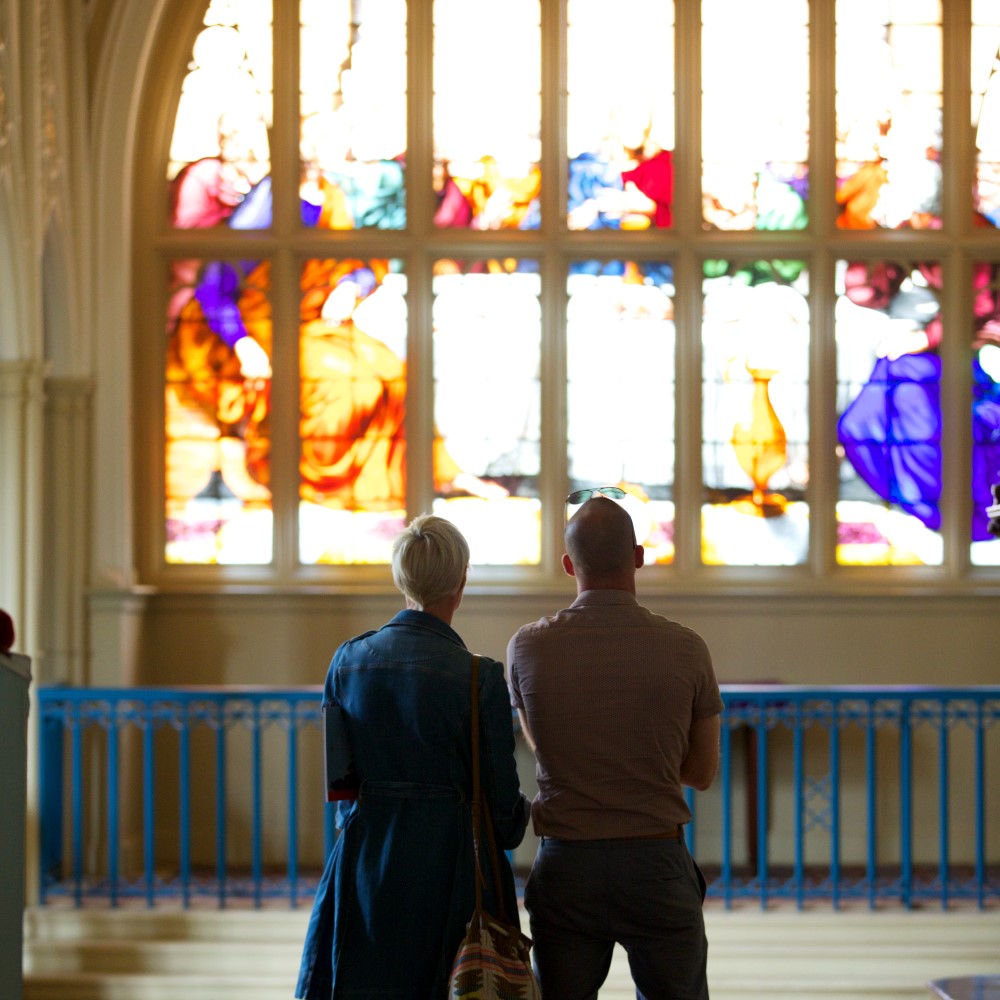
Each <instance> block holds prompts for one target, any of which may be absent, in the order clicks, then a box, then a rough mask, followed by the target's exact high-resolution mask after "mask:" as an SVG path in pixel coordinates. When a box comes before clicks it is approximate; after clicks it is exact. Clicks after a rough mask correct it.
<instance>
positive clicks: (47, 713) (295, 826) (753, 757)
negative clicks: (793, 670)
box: [38, 685, 1000, 908]
mask: <svg viewBox="0 0 1000 1000" xmlns="http://www.w3.org/2000/svg"><path fill="white" fill-rule="evenodd" d="M723 698H724V700H725V703H726V711H725V714H724V716H723V729H722V746H721V749H722V760H721V766H720V773H719V778H718V780H717V781H716V783H715V785H714V786H713V787H712V788H711V789H710V790H709V791H708V792H704V793H698V794H695V793H694V792H692V791H689V793H688V801H689V804H690V806H691V809H692V813H693V816H694V819H693V821H692V823H691V824H690V825H689V826H688V828H687V838H688V845H689V847H690V848H691V850H692V851H693V852H694V854H695V856H696V857H697V858H698V860H699V862H700V863H701V865H702V867H703V868H704V869H705V871H706V874H707V876H708V880H709V890H708V891H709V898H711V899H716V900H720V901H722V902H723V903H724V904H725V905H726V906H732V905H733V904H734V903H736V902H745V901H752V903H753V904H754V905H760V906H761V907H765V908H766V907H767V906H768V904H769V903H771V902H772V901H774V902H776V901H792V902H794V903H795V904H797V905H799V906H806V905H814V904H817V903H822V904H823V905H832V906H833V907H838V906H840V905H841V904H842V903H845V902H848V901H854V902H861V903H863V904H864V905H867V906H869V907H872V908H874V907H876V906H877V905H879V904H880V903H886V902H891V903H893V904H895V905H902V906H905V907H913V906H919V905H928V904H933V905H936V906H941V907H948V906H950V905H952V904H956V903H965V904H971V905H975V906H978V907H981V908H984V907H987V906H991V905H996V904H997V901H998V900H1000V783H998V782H997V781H996V779H995V778H994V780H993V782H992V783H991V782H990V781H989V780H988V774H989V773H991V772H992V773H993V774H996V771H997V769H998V768H1000V725H998V715H1000V686H994V687H983V688H937V687H934V688H931V687H895V686H893V687H836V688H818V687H795V686H782V685H724V686H723ZM319 700H320V689H319V688H318V687H311V688H296V689H279V688H239V687H226V688H207V687H191V688H155V689H154V688H115V689H109V688H85V689H71V688H62V687H52V688H40V689H39V690H38V701H39V710H40V716H41V721H40V727H39V730H40V753H39V767H40V775H39V795H40V810H41V816H40V831H41V851H40V854H41V886H40V898H41V901H42V902H43V903H46V902H54V901H57V900H70V901H73V902H75V903H76V904H77V905H83V904H84V903H90V902H93V901H103V902H105V903H109V904H110V905H119V904H120V903H122V902H124V901H127V900H144V901H145V903H146V904H147V905H148V906H154V905H156V904H157V903H161V902H167V901H168V900H172V901H179V902H180V903H181V904H182V905H184V906H191V905H202V906H204V905H211V906H219V907H223V906H226V905H231V904H235V903H236V902H237V901H247V902H249V903H250V904H252V905H256V906H262V905H265V904H269V905H275V904H280V905H288V906H292V907H295V906H299V905H303V903H305V904H308V902H309V900H310V899H311V896H312V893H313V891H314V889H315V885H316V881H317V879H318V876H319V869H320V868H321V866H322V861H323V858H324V857H325V856H326V853H327V852H328V851H329V850H330V848H331V846H332V844H333V842H334V839H335V837H336V825H335V813H334V807H332V806H328V805H327V804H326V803H325V802H324V801H323V796H322V771H321V756H320V754H321V742H320V736H321V733H320V710H319ZM525 753H526V751H525ZM525 763H526V766H528V767H529V769H530V760H527V759H525ZM519 860H520V861H521V862H522V864H523V865H526V864H528V863H530V850H529V851H528V853H527V855H526V857H524V858H521V859H519Z"/></svg>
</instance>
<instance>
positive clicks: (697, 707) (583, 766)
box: [507, 487, 722, 1000]
mask: <svg viewBox="0 0 1000 1000" xmlns="http://www.w3.org/2000/svg"><path fill="white" fill-rule="evenodd" d="M609 496H611V497H622V496H624V492H623V491H622V490H620V489H619V488H617V487H600V488H598V489H594V490H581V491H578V492H577V493H574V494H571V495H570V497H569V498H568V501H569V502H570V503H581V502H582V506H581V507H580V508H579V510H578V511H577V512H576V514H575V515H574V516H573V518H572V519H571V520H570V521H569V523H568V525H567V527H566V535H565V544H566V554H565V555H564V556H563V568H564V569H565V571H566V572H567V573H568V574H569V575H570V576H572V577H574V578H575V580H576V588H577V598H576V600H575V601H574V602H573V604H572V605H571V606H570V607H569V608H566V609H565V610H563V611H560V612H559V613H558V614H556V615H555V616H553V617H550V618H542V619H540V620H539V621H537V622H534V623H533V624H530V625H525V626H524V627H522V628H521V629H520V630H519V631H518V632H517V633H516V634H515V635H514V637H513V638H512V639H511V640H510V643H509V645H508V647H507V663H508V665H509V670H510V685H511V692H512V702H513V705H514V707H515V708H516V709H517V710H518V714H519V716H520V718H521V725H522V728H523V731H524V734H525V737H526V739H527V740H528V743H529V745H530V746H531V747H532V749H533V750H534V752H535V755H536V760H537V777H538V794H537V796H536V797H535V799H534V801H533V802H532V807H531V812H532V824H533V827H534V830H535V833H536V834H537V835H538V836H539V837H540V838H541V841H540V844H539V848H538V854H537V856H536V858H535V862H534V865H533V867H532V870H531V875H530V877H529V879H528V883H527V886H526V889H525V906H526V909H527V911H528V915H529V917H530V921H531V936H532V939H533V941H534V957H535V964H536V969H537V973H538V978H539V984H540V986H541V989H542V994H543V995H544V996H547V997H556V998H558V1000H593V998H596V996H597V991H598V990H599V989H600V987H601V985H602V984H603V983H604V980H605V979H606V977H607V974H608V970H609V968H610V965H611V956H612V951H613V949H614V945H615V943H616V942H617V943H619V944H621V945H622V946H623V947H624V948H625V950H626V951H627V953H628V960H629V967H630V969H631V972H632V979H633V981H634V982H635V986H636V997H637V998H639V1000H666V998H670V1000H706V998H707V997H708V985H707V982H706V958H707V951H708V944H707V941H706V938H705V923H704V917H703V913H702V902H703V900H704V895H705V881H704V878H703V877H702V875H701V872H700V870H699V869H698V866H697V865H696V864H695V862H694V860H693V858H692V857H691V855H690V854H689V853H688V850H687V846H686V844H685V842H684V840H683V835H682V828H683V824H685V823H687V822H688V821H689V820H690V819H691V813H690V811H689V810H688V808H687V804H686V803H685V800H684V795H683V791H682V787H681V786H682V785H689V786H691V787H692V788H696V789H698V790H700V791H703V790H705V789H707V788H708V787H709V786H710V785H711V784H712V781H713V779H714V777H715V773H716V770H717V769H718V763H719V726H720V722H719V713H720V712H721V711H722V699H721V697H720V695H719V686H718V683H717V681H716V678H715V674H714V671H713V668H712V661H711V657H710V656H709V652H708V649H707V647H706V646H705V643H704V641H703V640H702V638H701V637H700V636H699V635H697V634H696V633H695V632H693V631H691V630H690V629H688V628H685V627H683V626H681V625H678V624H676V623H675V622H671V621H668V620H667V619H666V618H663V617H661V616H659V615H655V614H653V613H652V612H650V611H648V610H647V609H646V608H644V607H642V606H641V605H640V604H639V603H638V602H637V600H636V596H635V571H636V570H637V569H638V568H639V567H640V566H642V564H643V549H642V546H641V545H637V544H636V539H635V532H634V530H633V527H632V521H631V518H630V517H629V515H628V513H627V512H626V511H625V510H624V508H622V507H621V506H619V505H618V504H617V503H615V502H614V500H612V499H609Z"/></svg>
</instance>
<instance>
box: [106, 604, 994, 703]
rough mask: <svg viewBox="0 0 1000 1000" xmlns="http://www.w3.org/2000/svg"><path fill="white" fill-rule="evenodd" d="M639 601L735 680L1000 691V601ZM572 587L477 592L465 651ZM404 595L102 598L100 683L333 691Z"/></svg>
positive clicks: (459, 621)
mask: <svg viewBox="0 0 1000 1000" xmlns="http://www.w3.org/2000/svg"><path fill="white" fill-rule="evenodd" d="M639 597H640V600H642V601H643V603H645V604H646V605H647V606H648V607H650V608H651V609H652V610H653V611H656V612H657V613H659V614H662V615H665V616H666V617H668V618H671V619H673V620H675V621H678V622H681V623H682V624H684V625H688V626H690V627H691V628H694V629H695V630H696V631H698V632H700V633H701V634H702V635H703V636H704V638H705V640H706V642H707V643H708V646H709V649H710V650H711V652H712V656H713V659H714V663H715V669H716V674H717V676H718V678H719V680H720V681H722V682H725V683H748V682H753V681H759V680H772V681H777V682H779V683H785V684H822V685H830V684H943V685H968V684H994V683H1000V656H998V650H1000V598H998V597H992V596H977V597H969V596H950V595H927V596H923V595H912V596H907V597H887V598H878V597H871V596H861V597H856V598H855V597H836V596H828V597H794V596H770V595H758V594H747V595H742V596H725V595H719V596H703V595H699V596H697V597H692V596H683V595H677V596H671V595H669V594H659V595H654V594H646V593H643V591H642V590H641V588H640V593H639ZM572 598H573V594H572V592H571V591H570V590H568V589H567V590H565V591H563V592H553V593H549V594H543V595H519V596H506V595H501V596H498V595H496V594H488V593H482V594H477V593H470V594H467V595H466V598H465V600H464V602H463V604H462V607H461V608H459V611H458V614H457V615H456V617H455V622H454V625H455V628H456V630H457V631H458V632H459V634H460V635H461V636H462V637H463V639H464V640H465V642H466V645H467V646H469V648H470V649H474V650H476V651H478V652H480V653H483V654H486V655H488V656H492V657H494V658H495V659H498V660H503V659H504V658H505V654H506V646H507V641H508V640H509V639H510V637H511V635H512V634H513V633H514V632H515V631H516V630H517V629H518V628H519V627H520V626H521V625H522V624H524V623H525V622H528V621H533V620H534V619H536V618H539V617H541V616H543V615H546V614H551V613H553V612H554V611H556V610H558V609H559V608H560V607H562V606H565V605H566V604H568V603H569V602H570V601H571V600H572ZM401 607H402V604H401V602H400V599H399V597H398V595H395V594H380V595H370V594H369V595H351V594H343V593H337V594H334V593H330V594H322V593H309V594H300V595H295V594H289V593H278V594H263V593H259V594H244V595H237V594H210V593H204V594H193V593H185V594H147V595H135V594H119V593H112V592H104V593H100V594H94V595H92V596H91V618H92V623H93V628H92V632H93V637H94V643H93V646H92V649H91V653H90V659H91V663H92V668H91V670H92V675H91V677H90V679H89V682H90V683H94V684H100V683H110V684H119V683H136V684H191V683H204V684H292V685H298V684H321V683H322V681H323V677H324V674H325V671H326V666H327V664H328V663H329V661H330V657H331V655H332V653H333V650H334V649H335V648H336V646H337V645H338V644H339V643H340V642H343V641H344V640H345V639H348V638H350V637H351V636H353V635H356V634H357V633H359V632H363V631H365V630H367V629H373V628H378V627H379V626H380V625H382V624H383V623H385V622H386V621H388V620H389V619H390V618H391V617H392V615H394V614H395V613H396V611H398V610H399V609H400V608H401Z"/></svg>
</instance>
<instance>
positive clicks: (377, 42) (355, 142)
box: [299, 0, 407, 229]
mask: <svg viewBox="0 0 1000 1000" xmlns="http://www.w3.org/2000/svg"><path fill="white" fill-rule="evenodd" d="M376 13H377V16H374V15H375V14H376ZM367 15H372V16H367ZM300 18H301V29H300V32H299V88H300V98H299V102H300V103H299V115H300V156H301V170H302V179H301V184H300V189H299V191H300V197H301V201H302V221H303V223H304V224H305V225H307V226H317V227H319V228H322V229H367V228H376V229H404V228H405V227H406V197H405V195H406V190H405V182H404V167H405V161H406V65H407V61H406V3H405V0H379V4H378V8H377V11H376V9H375V8H372V7H371V5H366V4H360V3H357V2H356V0H355V2H353V3H352V2H351V0H340V2H337V3H334V2H330V0H308V2H306V0H304V2H303V3H302V4H301V5H300Z"/></svg>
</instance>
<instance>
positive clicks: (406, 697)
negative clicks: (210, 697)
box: [295, 515, 529, 1000]
mask: <svg viewBox="0 0 1000 1000" xmlns="http://www.w3.org/2000/svg"><path fill="white" fill-rule="evenodd" d="M468 564H469V546H468V544H467V542H466V540H465V538H464V537H463V536H462V534H461V532H459V530H458V529H457V528H456V527H455V526H454V525H453V524H451V523H450V522H449V521H445V520H443V519H442V518H439V517H434V516H431V515H422V516H420V517H418V518H416V519H415V520H414V521H413V523H412V524H411V525H410V526H409V527H408V528H407V529H406V530H405V531H403V533H402V534H401V535H400V536H399V537H398V538H397V539H396V541H395V544H394V545H393V552H392V575H393V580H394V581H395V583H396V586H397V587H398V588H399V590H400V591H401V592H402V594H403V596H404V597H405V598H406V610H405V611H400V612H399V614H397V615H396V616H395V617H394V618H393V619H392V621H390V622H389V623H388V624H387V625H384V626H383V627H382V628H381V629H379V630H378V631H376V632H366V633H365V634H363V635H360V636H357V637H356V638H354V639H351V640H349V641H347V642H345V643H344V644H343V645H342V646H341V647H340V648H339V649H338V650H337V651H336V653H335V654H334V657H333V662H332V663H331V664H330V669H329V671H328V673H327V678H326V686H325V690H324V694H323V700H324V704H325V705H339V706H341V708H342V711H343V714H344V718H345V720H346V726H347V731H348V736H349V738H350V742H351V747H352V749H353V753H354V763H355V766H356V768H357V771H358V776H359V778H360V781H361V786H360V792H359V795H358V799H357V800H356V801H355V802H354V803H352V804H351V806H350V808H349V809H348V811H347V815H346V817H345V819H344V825H343V830H342V832H341V835H340V837H339V838H338V840H337V843H336V845H335V847H334V849H333V852H332V853H331V855H330V859H329V861H328V863H327V866H326V871H325V872H324V873H323V879H322V881H321V882H320V885H319V889H318V891H317V894H316V901H315V903H314V905H313V912H312V917H311V919H310V923H309V929H308V932H307V935H306V942H305V949H304V952H303V956H302V967H301V970H300V972H299V982H298V987H297V988H296V991H295V996H296V997H299V998H303V1000H319V998H323V1000H330V998H338V1000H339V998H342V997H361V996H364V997H367V998H372V997H385V998H394V1000H402V998H412V1000H428V998H434V997H441V998H443V997H444V996H445V995H446V993H447V985H448V974H449V971H450V969H451V963H452V961H453V960H454V958H455V953H456V951H457V950H458V946H459V944H460V942H461V939H462V936H463V934H464V932H465V925H466V923H467V922H468V920H469V918H470V917H471V916H472V911H473V909H474V907H475V882H474V880H473V873H474V870H475V869H474V864H475V862H474V855H473V847H472V824H471V816H470V811H469V798H470V794H471V787H472V771H471V766H472V765H471V757H470V743H471V729H470V716H471V711H470V709H471V696H472V693H471V690H470V684H469V681H470V669H471V661H472V656H471V654H470V652H469V650H467V649H466V648H465V644H464V643H463V642H462V640H461V638H460V637H459V636H458V634H457V633H456V632H454V631H453V630H452V628H451V620H452V616H453V615H454V613H455V611H456V610H457V608H458V606H459V604H460V603H461V601H462V593H463V591H464V589H465V581H466V574H467V571H468ZM479 713H480V745H479V754H480V770H481V782H482V794H483V798H484V800H485V801H486V802H487V804H488V805H489V809H490V813H491V815H492V817H493V824H494V828H495V831H496V840H497V847H498V849H500V850H498V855H499V863H500V866H501V869H502V870H501V872H500V876H501V882H502V885H503V895H504V900H503V903H504V906H505V908H506V911H507V916H508V918H509V919H510V920H511V921H512V922H517V920H518V911H517V898H516V894H515V890H514V877H513V874H512V872H511V869H510V864H509V863H508V861H507V858H506V856H505V855H504V854H503V853H502V850H503V849H511V848H513V847H516V846H517V845H518V844H519V843H520V842H521V838H522V837H523V836H524V831H525V827H526V826H527V822H528V816H529V806H528V800H527V799H526V798H525V796H524V795H523V794H522V793H521V790H520V787H519V784H518V777H517V771H516V768H515V762H514V732H513V724H512V717H511V709H510V699H509V696H508V692H507V686H506V683H505V681H504V676H503V668H502V666H501V665H500V664H499V663H497V662H495V661H494V660H490V659H487V658H485V657H484V658H483V659H482V660H481V661H480V670H479ZM482 860H483V863H484V865H485V870H484V872H483V874H484V876H485V888H484V903H485V905H486V908H487V909H489V910H490V911H491V912H497V902H496V900H495V899H494V898H493V885H494V881H493V874H492V871H491V870H490V869H489V859H488V858H484V859H482Z"/></svg>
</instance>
